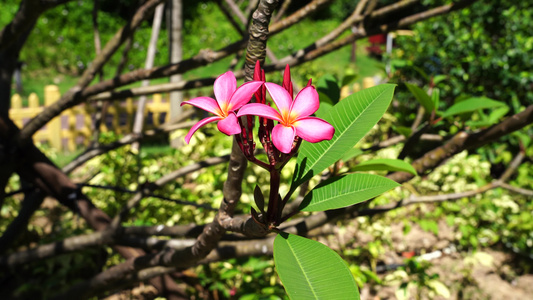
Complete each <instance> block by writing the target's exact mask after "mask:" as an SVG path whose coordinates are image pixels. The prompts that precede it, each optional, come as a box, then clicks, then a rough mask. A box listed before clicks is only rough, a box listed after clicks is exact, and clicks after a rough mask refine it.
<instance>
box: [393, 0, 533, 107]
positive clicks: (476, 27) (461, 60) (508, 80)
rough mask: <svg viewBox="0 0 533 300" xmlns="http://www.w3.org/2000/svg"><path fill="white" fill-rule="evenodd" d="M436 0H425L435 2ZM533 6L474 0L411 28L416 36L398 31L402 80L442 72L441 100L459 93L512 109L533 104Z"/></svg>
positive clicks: (507, 0) (426, 80)
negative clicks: (500, 103)
mask: <svg viewBox="0 0 533 300" xmlns="http://www.w3.org/2000/svg"><path fill="white" fill-rule="evenodd" d="M434 2H438V0H426V1H425V3H426V4H429V3H434ZM532 19H533V10H532V9H531V3H529V2H527V1H510V0H502V1H500V0H489V1H483V2H480V1H477V2H475V3H474V4H473V5H472V6H470V7H467V8H465V9H463V10H461V11H460V12H455V13H451V14H446V15H442V16H439V17H436V18H433V19H431V20H429V21H427V22H421V23H417V24H416V25H414V26H413V27H412V29H413V31H414V32H415V35H414V36H413V37H410V36H399V37H398V38H397V40H396V42H397V46H398V48H399V49H400V50H399V51H397V52H396V54H395V58H399V59H398V60H395V61H393V64H395V65H396V66H397V67H398V68H399V69H400V70H401V80H402V81H410V80H418V81H420V80H423V83H429V80H430V77H432V76H435V75H439V74H440V75H445V76H446V79H445V81H446V85H445V86H444V87H443V88H442V89H441V91H440V92H441V98H442V99H443V100H444V102H445V103H441V104H442V105H446V103H447V104H448V105H451V104H453V100H454V99H455V98H457V97H459V96H461V95H464V94H466V95H473V96H482V95H484V96H487V97H489V98H493V99H497V100H501V101H505V102H506V103H508V104H509V105H511V106H512V108H513V109H512V112H514V113H516V112H518V111H520V105H528V104H531V103H533V72H532V71H531V70H533V60H532V59H531V52H532V51H533V37H532V35H531V26H532V23H531V22H532V21H531V20H532Z"/></svg>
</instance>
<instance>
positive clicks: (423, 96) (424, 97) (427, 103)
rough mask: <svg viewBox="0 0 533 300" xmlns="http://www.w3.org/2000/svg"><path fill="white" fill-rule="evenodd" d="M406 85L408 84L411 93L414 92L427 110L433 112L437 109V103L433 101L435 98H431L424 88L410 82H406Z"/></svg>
mask: <svg viewBox="0 0 533 300" xmlns="http://www.w3.org/2000/svg"><path fill="white" fill-rule="evenodd" d="M405 86H407V88H408V89H409V91H410V92H411V94H413V96H415V98H416V100H417V101H418V102H420V104H421V105H422V106H423V107H424V108H425V109H426V112H428V113H431V112H432V111H433V110H434V109H435V103H433V100H431V98H430V97H429V95H428V94H427V93H426V92H424V90H423V89H421V88H419V87H418V86H416V85H414V84H410V83H405Z"/></svg>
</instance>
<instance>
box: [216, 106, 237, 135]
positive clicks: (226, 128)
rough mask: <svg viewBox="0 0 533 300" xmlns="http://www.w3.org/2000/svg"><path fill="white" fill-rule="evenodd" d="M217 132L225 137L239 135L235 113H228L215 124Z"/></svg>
mask: <svg viewBox="0 0 533 300" xmlns="http://www.w3.org/2000/svg"><path fill="white" fill-rule="evenodd" d="M217 127H218V130H220V132H222V133H224V134H226V135H234V134H239V133H241V126H240V125H239V121H237V117H236V116H235V113H233V112H232V113H229V115H228V116H227V117H225V118H224V119H222V120H220V121H219V122H218V124H217Z"/></svg>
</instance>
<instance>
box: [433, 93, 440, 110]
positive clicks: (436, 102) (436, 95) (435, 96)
mask: <svg viewBox="0 0 533 300" xmlns="http://www.w3.org/2000/svg"><path fill="white" fill-rule="evenodd" d="M431 101H433V105H434V106H435V110H439V101H440V90H439V89H438V88H434V89H433V92H432V93H431Z"/></svg>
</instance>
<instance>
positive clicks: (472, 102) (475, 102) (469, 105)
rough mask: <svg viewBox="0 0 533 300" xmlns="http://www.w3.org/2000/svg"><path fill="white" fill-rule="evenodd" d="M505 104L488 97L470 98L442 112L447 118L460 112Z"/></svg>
mask: <svg viewBox="0 0 533 300" xmlns="http://www.w3.org/2000/svg"><path fill="white" fill-rule="evenodd" d="M505 105H506V104H505V103H503V102H500V101H496V100H492V99H490V98H487V97H476V98H470V99H467V100H463V101H461V102H458V103H455V104H454V105H452V106H451V107H450V108H448V109H447V110H446V111H445V112H444V113H443V114H442V117H443V118H446V117H450V116H454V115H458V114H463V113H469V112H473V111H476V110H478V109H486V108H494V107H500V106H505Z"/></svg>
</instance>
